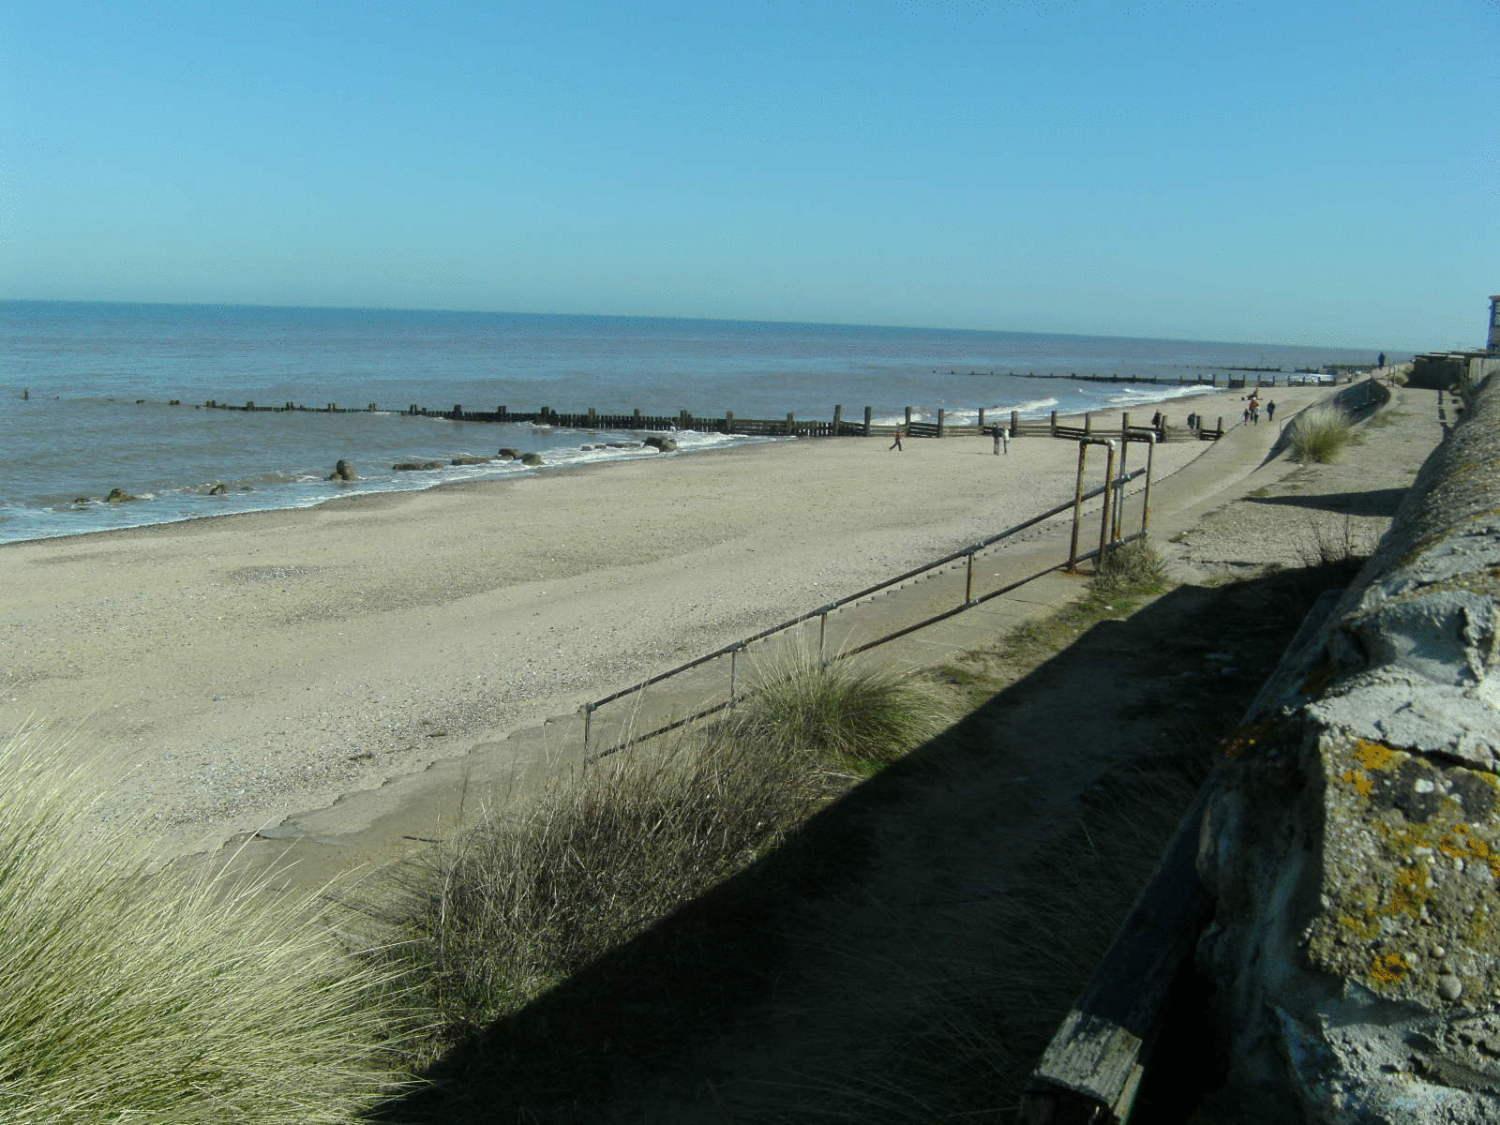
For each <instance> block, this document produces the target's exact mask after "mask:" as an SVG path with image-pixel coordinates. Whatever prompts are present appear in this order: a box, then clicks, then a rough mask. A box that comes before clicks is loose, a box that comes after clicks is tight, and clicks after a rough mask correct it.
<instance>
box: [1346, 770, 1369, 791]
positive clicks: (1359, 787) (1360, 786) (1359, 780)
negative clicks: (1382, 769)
mask: <svg viewBox="0 0 1500 1125" xmlns="http://www.w3.org/2000/svg"><path fill="white" fill-rule="evenodd" d="M1340 777H1342V778H1343V780H1344V781H1346V782H1348V783H1349V785H1350V786H1351V787H1352V788H1353V789H1354V791H1355V792H1356V793H1358V794H1359V795H1360V796H1361V797H1368V796H1369V795H1370V794H1371V793H1373V792H1375V783H1374V782H1373V781H1371V780H1370V775H1369V774H1367V773H1365V771H1364V770H1345V771H1344V772H1343V773H1342V774H1340Z"/></svg>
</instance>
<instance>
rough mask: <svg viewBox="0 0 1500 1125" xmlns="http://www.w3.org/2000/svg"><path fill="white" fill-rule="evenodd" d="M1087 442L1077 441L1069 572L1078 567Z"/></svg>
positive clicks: (1087, 452)
mask: <svg viewBox="0 0 1500 1125" xmlns="http://www.w3.org/2000/svg"><path fill="white" fill-rule="evenodd" d="M1088 457H1089V443H1088V442H1086V441H1080V442H1079V443H1078V483H1077V485H1076V486H1074V489H1073V538H1072V539H1071V541H1070V542H1069V543H1068V565H1067V570H1068V572H1069V573H1072V572H1073V571H1076V570H1077V569H1078V528H1079V526H1080V523H1081V521H1082V519H1083V470H1084V467H1085V465H1086V464H1087V462H1088Z"/></svg>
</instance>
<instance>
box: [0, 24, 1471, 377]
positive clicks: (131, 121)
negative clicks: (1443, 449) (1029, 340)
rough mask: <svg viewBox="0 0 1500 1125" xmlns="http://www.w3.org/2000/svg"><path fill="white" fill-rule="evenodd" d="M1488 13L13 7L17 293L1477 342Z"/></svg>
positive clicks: (12, 204)
mask: <svg viewBox="0 0 1500 1125" xmlns="http://www.w3.org/2000/svg"><path fill="white" fill-rule="evenodd" d="M1497 93H1500V3H1497V2H1496V0H1429V2H1426V3H1422V4H1416V3H1410V2H1403V3H1396V2H1388V3H1348V2H1342V0H1330V2H1326V3H1322V2H1320V3H1308V2H1307V0H1295V2H1282V0H1267V2H1264V3H1256V4H1248V3H1204V2H1199V3H1154V2H1151V0H1135V2H1128V0H1113V2H1100V3H1095V2H1087V0H1085V2H1078V3H1064V2H1050V0H1030V2H1017V3H1000V2H995V3H982V2H977V0H970V2H960V0H954V2H940V0H930V2H920V0H893V2H886V0H860V2H857V3H856V2H845V3H832V2H821V0H787V2H783V0H738V2H736V3H734V4H720V3H713V2H705V0H700V2H697V3H671V2H662V0H635V2H632V3H618V2H616V3H581V2H579V3H574V2H569V0H554V2H550V3H546V4H506V3H497V2H483V3H462V2H442V0H437V2H428V3H422V4H412V3H409V2H407V0H403V2H402V3H384V2H380V0H375V2H370V0H361V2H359V3H345V2H343V0H320V2H318V3H306V2H305V0H298V2H296V3H281V2H279V0H259V2H257V3H254V4H248V3H232V2H231V3H220V4H211V3H207V2H195V3H149V4H146V3H133V2H130V0H111V2H108V3H97V4H89V3H77V2H74V0H45V2H37V0H10V2H9V3H8V4H6V5H5V6H4V8H3V10H0V299H3V298H22V299H46V300H120V301H170V302H195V303H245V304H270V305H333V306H370V307H387V308H449V309H488V310H503V311H515V312H560V313H601V314H617V315H648V316H687V317H715V318H728V319H751V320H793V321H815V322H832V323H851V324H892V325H920V326H930V327H953V328H986V329H1004V330H1015V331H1037V332H1076V333H1088V334H1101V335H1128V336H1155V337H1179V338H1191V339H1218V340H1247V341H1266V342H1288V343H1307V344H1328V345H1344V346H1354V347H1372V348H1375V347H1378V348H1383V349H1387V350H1391V351H1397V350H1427V349H1430V348H1437V347H1451V346H1476V345H1482V343H1483V335H1484V326H1485V320H1486V311H1487V307H1488V303H1487V297H1488V295H1489V294H1491V293H1500V166H1497V154H1500V117H1497V116H1496V113H1495V104H1496V95H1497Z"/></svg>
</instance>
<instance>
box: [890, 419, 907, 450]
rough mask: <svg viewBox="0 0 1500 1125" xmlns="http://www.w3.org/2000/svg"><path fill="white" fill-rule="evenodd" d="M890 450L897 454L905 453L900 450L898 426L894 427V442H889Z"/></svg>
mask: <svg viewBox="0 0 1500 1125" xmlns="http://www.w3.org/2000/svg"><path fill="white" fill-rule="evenodd" d="M891 449H894V450H895V451H896V452H897V453H904V452H905V450H903V449H902V448H901V427H900V426H897V427H896V440H895V441H893V442H891ZM891 449H887V450H886V452H887V453H889V452H890V451H891Z"/></svg>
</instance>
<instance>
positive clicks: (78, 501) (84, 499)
mask: <svg viewBox="0 0 1500 1125" xmlns="http://www.w3.org/2000/svg"><path fill="white" fill-rule="evenodd" d="M89 502H90V501H89V498H88V497H87V496H75V497H73V503H75V504H87V503H89Z"/></svg>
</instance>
